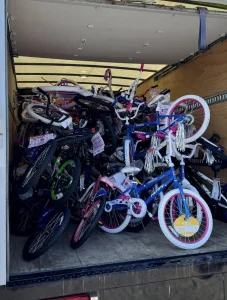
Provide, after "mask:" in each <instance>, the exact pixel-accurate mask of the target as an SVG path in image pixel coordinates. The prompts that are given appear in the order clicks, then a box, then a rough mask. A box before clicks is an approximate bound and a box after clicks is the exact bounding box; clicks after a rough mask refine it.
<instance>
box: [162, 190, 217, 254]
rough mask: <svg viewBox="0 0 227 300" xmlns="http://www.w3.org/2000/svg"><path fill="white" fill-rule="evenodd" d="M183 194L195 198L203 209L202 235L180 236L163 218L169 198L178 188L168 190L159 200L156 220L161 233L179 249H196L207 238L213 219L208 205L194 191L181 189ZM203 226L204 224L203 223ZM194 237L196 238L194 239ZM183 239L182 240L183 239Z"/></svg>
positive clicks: (177, 193)
mask: <svg viewBox="0 0 227 300" xmlns="http://www.w3.org/2000/svg"><path fill="white" fill-rule="evenodd" d="M183 192H184V194H185V195H186V196H187V197H191V198H193V199H194V200H196V204H197V203H198V204H199V205H200V206H201V208H202V210H203V212H202V213H203V217H204V218H205V220H206V225H205V229H203V227H202V226H199V229H200V227H202V230H203V231H204V232H203V233H202V235H201V236H200V237H199V238H197V237H196V236H195V235H193V236H192V237H193V240H190V239H189V238H188V237H182V235H180V234H178V233H177V231H176V230H175V229H174V228H173V226H172V225H173V224H172V225H171V224H167V223H166V220H165V212H166V207H167V205H168V203H170V205H171V201H172V200H171V199H172V198H173V197H174V196H176V195H179V190H178V189H174V190H172V191H170V192H168V193H167V194H166V195H165V196H164V197H163V198H162V200H161V202H160V204H159V209H158V220H159V225H160V228H161V230H162V232H163V234H164V235H165V237H166V238H167V239H168V240H169V241H170V242H171V243H172V244H173V245H175V246H177V247H178V248H181V249H187V250H191V249H197V248H199V247H201V246H203V245H204V244H205V243H206V242H207V241H208V239H209V237H210V235H211V232H212V229H213V219H212V215H211V212H210V209H209V207H208V205H207V204H206V202H205V201H204V200H203V199H202V198H201V197H200V196H199V195H198V194H197V193H195V192H193V191H190V190H188V189H183ZM201 224H202V222H201V223H200V225H201ZM203 226H204V225H203ZM195 238H196V240H195ZM183 239H184V240H183Z"/></svg>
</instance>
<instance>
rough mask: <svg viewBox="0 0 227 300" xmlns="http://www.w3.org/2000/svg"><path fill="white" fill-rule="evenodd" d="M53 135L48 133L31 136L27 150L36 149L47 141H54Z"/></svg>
mask: <svg viewBox="0 0 227 300" xmlns="http://www.w3.org/2000/svg"><path fill="white" fill-rule="evenodd" d="M55 137H56V136H55V134H53V133H48V134H44V135H38V136H31V137H30V139H29V145H28V148H33V147H38V146H41V145H44V144H46V143H47V142H48V141H50V140H53V139H55Z"/></svg>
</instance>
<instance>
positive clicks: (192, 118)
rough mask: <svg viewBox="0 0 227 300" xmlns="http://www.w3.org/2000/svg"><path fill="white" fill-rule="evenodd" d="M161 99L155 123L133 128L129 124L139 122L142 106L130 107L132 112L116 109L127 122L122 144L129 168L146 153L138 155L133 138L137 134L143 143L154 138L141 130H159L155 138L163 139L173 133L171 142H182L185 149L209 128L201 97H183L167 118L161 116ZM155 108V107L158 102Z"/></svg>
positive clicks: (207, 113) (207, 114) (133, 126)
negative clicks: (154, 127)
mask: <svg viewBox="0 0 227 300" xmlns="http://www.w3.org/2000/svg"><path fill="white" fill-rule="evenodd" d="M158 99H159V98H157V102H156V105H157V108H156V114H155V118H156V120H155V121H150V122H144V123H139V124H133V125H131V124H130V123H129V121H130V120H133V119H135V118H136V116H137V114H138V112H139V110H140V107H141V106H142V105H143V103H141V104H139V105H138V106H137V107H131V108H130V110H129V111H128V110H127V108H122V109H115V112H116V114H117V116H118V118H119V119H120V120H122V121H125V122H126V137H125V138H124V140H123V148H124V159H125V164H126V166H130V164H131V163H132V161H133V159H137V158H141V157H144V156H145V154H146V150H147V149H145V151H143V152H142V153H140V154H137V153H136V145H135V143H134V138H133V136H135V134H136V135H137V137H138V138H139V139H141V140H143V139H146V138H147V139H148V138H150V137H151V136H153V135H154V132H143V131H139V129H141V128H145V127H149V126H156V128H157V131H156V132H155V134H156V135H157V136H159V137H162V138H165V136H166V134H167V133H168V132H169V131H171V138H172V139H173V140H176V141H178V142H179V143H180V144H182V142H183V144H184V145H185V144H187V143H191V142H193V141H195V140H196V139H197V138H199V137H200V136H201V135H202V134H203V133H204V132H205V130H206V129H207V127H208V124H209V120H210V110H209V107H208V105H207V103H206V102H205V100H203V99H202V98H201V97H199V96H195V95H187V96H183V97H181V98H179V99H177V100H176V101H174V102H173V103H172V104H171V105H170V106H169V108H168V110H167V112H166V113H164V114H161V113H160V110H161V107H160V105H161V104H160V103H159V102H158ZM153 104H154V105H155V102H154V103H153ZM163 121H164V122H163ZM179 133H180V134H179Z"/></svg>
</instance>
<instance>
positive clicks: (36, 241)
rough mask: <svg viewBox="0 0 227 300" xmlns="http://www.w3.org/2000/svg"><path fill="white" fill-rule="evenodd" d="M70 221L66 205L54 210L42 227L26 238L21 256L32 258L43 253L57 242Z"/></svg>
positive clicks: (27, 258)
mask: <svg viewBox="0 0 227 300" xmlns="http://www.w3.org/2000/svg"><path fill="white" fill-rule="evenodd" d="M69 221H70V210H69V209H68V208H67V207H64V208H62V209H61V210H58V211H54V212H53V213H52V214H51V215H50V216H49V219H48V222H47V223H46V225H45V226H44V227H42V226H40V228H39V229H38V230H37V231H36V232H35V234H34V235H32V236H31V237H29V238H28V240H27V241H26V243H25V245H24V248H23V258H24V259H25V260H28V261H30V260H33V259H36V258H38V257H40V256H41V255H43V254H44V253H45V252H46V251H47V250H49V249H50V248H51V247H52V246H53V245H54V243H56V242H57V240H58V238H59V237H60V235H61V234H62V233H63V232H64V230H65V229H66V227H67V225H68V223H69Z"/></svg>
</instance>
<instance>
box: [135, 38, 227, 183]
mask: <svg viewBox="0 0 227 300" xmlns="http://www.w3.org/2000/svg"><path fill="white" fill-rule="evenodd" d="M226 57H227V41H224V42H222V43H221V44H218V45H216V46H214V47H213V48H211V49H210V50H208V51H207V52H205V53H202V54H200V55H199V56H197V57H195V58H194V59H193V60H191V61H189V62H188V63H186V64H184V65H181V66H180V67H179V68H178V69H176V70H174V71H172V72H170V73H169V74H167V75H165V76H163V77H161V78H160V79H158V80H156V81H154V78H150V79H148V80H146V81H145V82H144V83H142V84H141V85H140V86H139V87H138V89H137V94H142V93H144V92H145V91H146V90H147V89H148V88H149V87H151V86H153V85H156V84H158V87H159V88H160V89H165V88H169V89H171V100H176V99H177V98H179V97H181V96H183V95H187V94H195V95H199V96H201V97H207V96H211V95H214V94H216V93H220V92H223V91H226V90H227V60H226ZM210 111H211V119H210V124H209V127H208V129H207V131H206V132H205V134H204V136H205V137H207V138H209V137H210V136H211V135H212V134H213V133H218V134H219V135H220V137H221V141H220V144H221V145H222V146H223V147H225V148H227V130H226V128H227V102H222V103H218V104H214V105H212V106H210ZM202 169H203V171H206V173H207V174H209V175H211V174H212V171H211V170H208V168H203V167H202ZM219 176H220V177H221V179H222V180H223V181H224V180H225V181H226V180H227V174H226V171H221V172H220V173H219Z"/></svg>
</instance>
